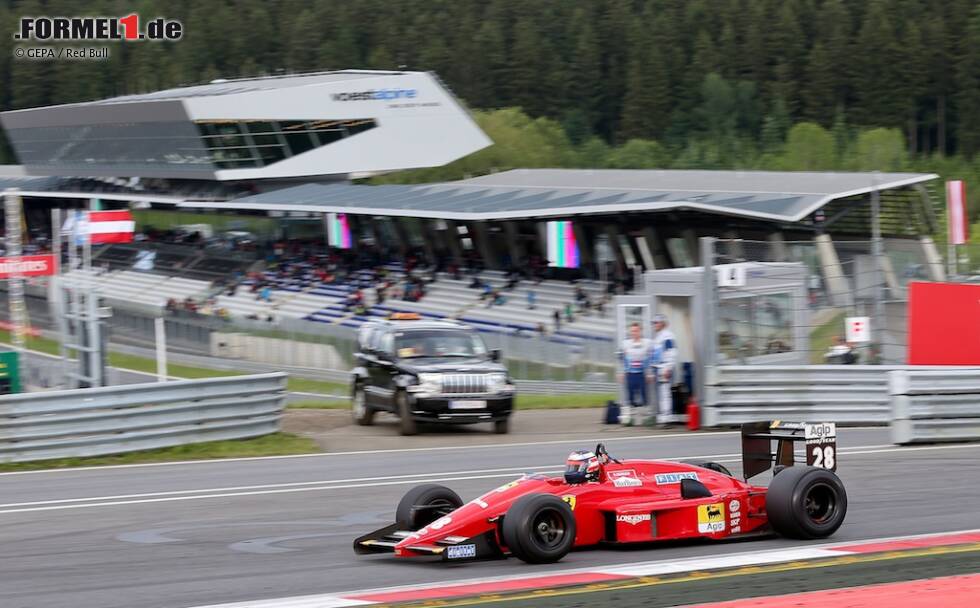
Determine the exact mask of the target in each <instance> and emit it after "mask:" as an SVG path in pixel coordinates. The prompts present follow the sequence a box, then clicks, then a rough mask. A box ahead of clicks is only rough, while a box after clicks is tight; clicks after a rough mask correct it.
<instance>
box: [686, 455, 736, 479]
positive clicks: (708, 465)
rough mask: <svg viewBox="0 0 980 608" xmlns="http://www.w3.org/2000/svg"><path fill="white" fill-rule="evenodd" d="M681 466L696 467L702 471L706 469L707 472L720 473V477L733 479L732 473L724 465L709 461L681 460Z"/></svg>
mask: <svg viewBox="0 0 980 608" xmlns="http://www.w3.org/2000/svg"><path fill="white" fill-rule="evenodd" d="M681 462H682V463H683V464H690V465H694V466H696V467H701V468H702V469H708V470H709V471H715V472H716V473H721V474H722V475H728V476H729V477H734V475H732V472H731V471H729V470H728V467H726V466H725V465H721V464H718V463H717V462H714V461H711V460H697V459H693V460H682V461H681Z"/></svg>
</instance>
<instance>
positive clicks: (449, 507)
mask: <svg viewBox="0 0 980 608" xmlns="http://www.w3.org/2000/svg"><path fill="white" fill-rule="evenodd" d="M420 506H421V507H429V506H431V507H434V508H432V509H418V508H417V507H420ZM461 506H463V499H462V498H460V497H459V494H457V493H456V492H453V491H452V490H450V489H449V488H447V487H446V486H440V485H438V484H435V483H426V484H423V485H420V486H415V487H414V488H412V489H411V490H409V491H408V492H406V493H405V496H402V499H401V500H400V501H398V508H397V509H396V510H395V522H396V523H398V527H399V528H401V529H402V530H418V529H420V528H424V527H425V526H427V525H429V524H431V523H432V522H434V521H435V520H437V519H439V518H440V517H444V516H445V515H447V514H448V513H451V512H452V511H455V510H456V509H458V508H460V507H461Z"/></svg>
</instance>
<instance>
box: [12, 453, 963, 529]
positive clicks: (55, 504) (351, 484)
mask: <svg viewBox="0 0 980 608" xmlns="http://www.w3.org/2000/svg"><path fill="white" fill-rule="evenodd" d="M878 447H880V446H855V447H853V448H849V449H847V450H843V449H842V450H840V454H841V455H842V456H854V455H862V454H881V453H891V452H900V453H904V452H910V451H911V452H916V451H923V450H951V449H964V448H980V444H967V445H948V446H927V447H918V448H901V447H888V448H885V449H876V448H878ZM735 456H738V457H737V458H734V457H735ZM681 459H684V460H689V459H698V460H715V461H716V462H739V461H740V460H741V456H740V455H738V454H709V455H705V456H676V457H670V458H662V459H661V460H681ZM529 469H533V467H511V468H505V469H482V470H473V471H447V472H441V473H415V474H405V475H392V476H386V477H364V478H354V479H337V480H319V481H308V482H295V483H286V484H268V485H264V486H232V487H225V488H201V489H198V490H171V491H166V492H152V493H146V494H130V495H114V496H93V497H80V498H63V499H53V500H49V501H38V502H23V503H8V504H0V514H5V513H30V512H35V511H59V510H65V509H88V508H93V507H110V506H119V505H132V504H147V503H157V502H174V501H186V500H202V499H211V498H233V497H239V496H263V495H267V494H293V493H297V492H317V491H328V490H349V489H355V488H374V487H385V486H395V485H406V484H417V483H444V482H448V481H468V480H473V479H496V478H502V477H514V476H515V475H517V474H518V473H520V472H524V471H528V470H529ZM501 471H507V472H501ZM558 471H560V469H555V468H543V469H541V470H539V471H538V472H542V473H551V472H558ZM317 484H319V485H317Z"/></svg>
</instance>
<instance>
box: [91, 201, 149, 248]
mask: <svg viewBox="0 0 980 608" xmlns="http://www.w3.org/2000/svg"><path fill="white" fill-rule="evenodd" d="M86 215H88V218H87V220H88V221H87V222H85V224H87V226H86V228H87V229H85V230H83V232H84V233H87V234H88V236H89V241H90V242H91V243H92V244H93V245H101V244H103V243H132V242H133V231H134V230H135V228H136V223H135V222H134V221H133V214H132V213H130V212H129V210H128V209H123V210H121V211H89V212H88V213H87V214H86Z"/></svg>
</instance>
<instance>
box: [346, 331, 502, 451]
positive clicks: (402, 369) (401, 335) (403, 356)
mask: <svg viewBox="0 0 980 608" xmlns="http://www.w3.org/2000/svg"><path fill="white" fill-rule="evenodd" d="M358 344H359V352H358V353H356V354H355V355H354V356H355V359H356V361H357V367H356V368H354V371H353V378H352V382H353V386H352V387H351V397H352V401H353V405H352V411H353V414H354V421H355V422H357V424H360V425H369V424H371V423H372V422H373V420H374V414H375V412H378V411H382V410H383V411H388V412H393V413H395V414H397V415H398V417H399V418H400V419H401V433H402V435H414V434H415V433H416V432H417V427H416V423H418V422H430V423H445V424H473V423H477V422H492V423H493V428H494V431H495V432H497V433H506V432H508V431H509V430H510V413H511V410H512V409H513V407H514V385H513V383H512V381H511V379H510V376H508V374H507V368H505V367H504V366H503V365H502V364H501V363H500V351H498V350H492V351H491V350H488V349H487V346H486V344H485V343H484V342H483V338H481V337H480V335H479V334H478V333H477V332H476V331H475V330H474V329H472V328H471V327H469V326H467V325H463V324H462V323H458V322H455V321H427V320H422V319H421V318H419V317H418V316H416V315H410V314H400V315H392V318H391V319H389V320H387V321H380V322H374V321H372V322H369V323H365V324H364V325H363V326H362V327H361V330H360V333H359V334H358Z"/></svg>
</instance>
